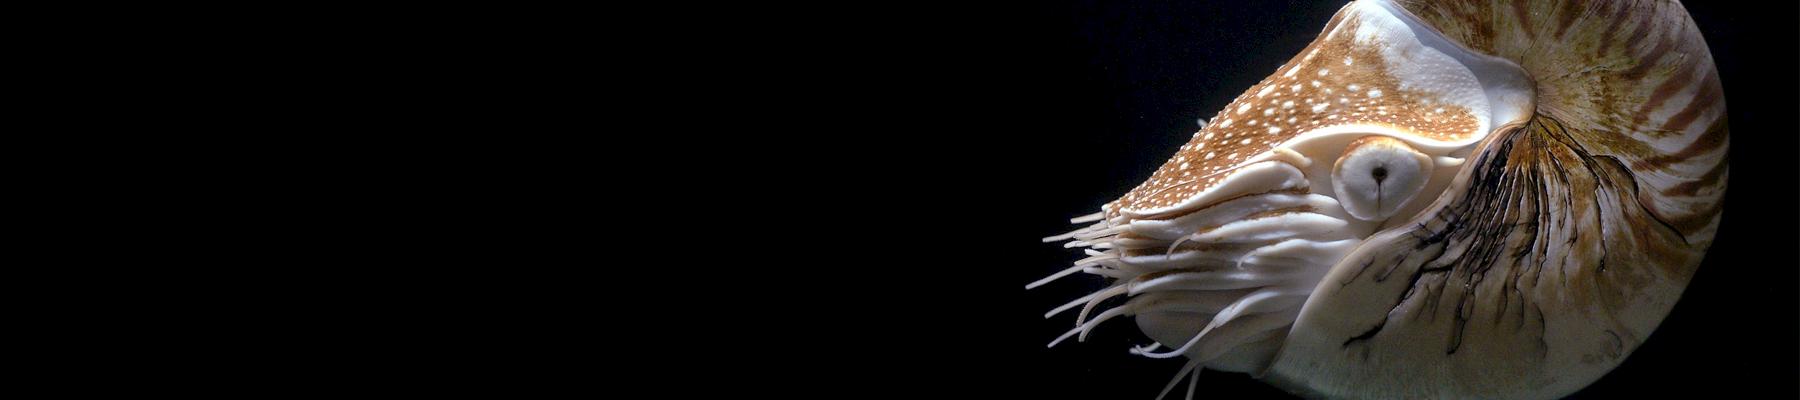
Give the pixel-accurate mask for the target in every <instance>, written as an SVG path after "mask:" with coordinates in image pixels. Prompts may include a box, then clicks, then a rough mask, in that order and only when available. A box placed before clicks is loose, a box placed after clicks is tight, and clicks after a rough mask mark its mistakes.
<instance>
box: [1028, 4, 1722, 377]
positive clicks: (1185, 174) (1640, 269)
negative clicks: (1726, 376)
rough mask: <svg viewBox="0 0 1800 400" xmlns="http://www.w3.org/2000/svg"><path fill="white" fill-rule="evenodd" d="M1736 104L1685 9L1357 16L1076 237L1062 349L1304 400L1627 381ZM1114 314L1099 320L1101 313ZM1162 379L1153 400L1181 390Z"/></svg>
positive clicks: (1710, 209) (1352, 11) (1670, 291)
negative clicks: (1115, 341)
mask: <svg viewBox="0 0 1800 400" xmlns="http://www.w3.org/2000/svg"><path fill="white" fill-rule="evenodd" d="M1726 142H1727V138H1726V128H1725V124H1724V102H1723V98H1722V95H1721V91H1720V88H1719V85H1718V78H1717V75H1716V73H1715V72H1714V70H1713V66H1712V61H1711V57H1710V56H1709V55H1708V52H1707V50H1706V46H1705V43H1704V42H1703V41H1702V40H1701V39H1700V37H1699V34H1698V32H1697V31H1696V30H1695V28H1694V27H1693V24H1692V22H1691V21H1690V20H1689V19H1688V17H1687V15H1686V13H1685V12H1684V11H1683V10H1682V8H1681V7H1680V5H1679V4H1677V3H1673V2H1652V1H1646V2H1558V1H1523V2H1499V1H1495V2H1492V3H1491V4H1490V3H1489V2H1485V1H1398V2H1394V1H1387V0H1365V1H1357V2H1353V3H1350V4H1349V5H1346V6H1345V7H1344V8H1343V9H1342V10H1340V11H1339V12H1338V13H1337V15H1335V16H1334V17H1333V18H1332V19H1331V21H1330V22H1329V23H1328V24H1327V25H1326V26H1325V28H1324V29H1323V30H1322V31H1321V33H1320V34H1319V36H1318V38H1317V39H1315V40H1314V41H1313V42H1312V43H1311V44H1310V45H1308V46H1307V47H1306V48H1305V49H1302V50H1301V52H1300V53H1299V54H1297V55H1296V56H1295V57H1294V58H1293V59H1292V60H1290V61H1289V62H1287V63H1286V64H1284V65H1283V66H1281V67H1280V68H1279V69H1277V70H1276V71H1274V73H1272V74H1271V75H1270V76H1269V77H1268V78H1267V79H1264V80H1263V81H1262V82H1260V83H1258V84H1256V85H1255V86H1252V87H1250V88H1249V89H1247V90H1245V91H1244V92H1243V94H1241V95H1239V96H1238V97H1237V98H1236V99H1235V100H1233V101H1232V102H1231V103H1229V104H1228V105H1227V106H1226V107H1225V108H1224V109H1223V110H1220V111H1219V112H1218V113H1217V114H1216V115H1215V116H1213V117H1212V118H1210V119H1209V120H1207V121H1205V123H1204V124H1203V127H1202V128H1201V129H1200V130H1199V131H1198V132H1194V133H1193V136H1192V138H1191V139H1190V140H1189V141H1188V142H1187V143H1186V144H1185V145H1183V146H1181V147H1180V148H1179V149H1178V150H1177V151H1176V153H1175V155H1174V156H1173V157H1171V158H1170V159H1169V160H1168V161H1167V162H1165V163H1164V164H1163V165H1162V166H1161V168H1159V169H1158V170H1156V171H1155V172H1154V173H1153V174H1152V175H1151V176H1150V178H1149V179H1147V180H1146V181H1144V182H1143V183H1142V184H1140V185H1138V186H1137V187H1136V188H1134V189H1132V190H1131V191H1129V192H1127V193H1125V194H1124V195H1122V196H1121V197H1120V198H1118V199H1117V200H1116V201H1112V202H1109V203H1107V204H1105V205H1103V206H1101V207H1100V210H1099V212H1097V213H1095V214H1092V215H1089V216H1085V217H1081V218H1076V219H1075V221H1076V222H1078V223H1090V225H1089V226H1087V227H1084V228H1082V229H1078V230H1076V231H1074V232H1070V233H1068V234H1065V235H1059V236H1053V237H1050V238H1046V241H1062V240H1068V242H1067V244H1066V246H1067V247H1071V248H1085V250H1084V252H1085V253H1086V254H1087V255H1088V257H1086V258H1083V259H1081V260H1079V261H1077V262H1076V264H1075V265H1074V266H1072V267H1069V268H1067V269H1064V270H1063V271H1061V272H1058V273H1056V274H1053V275H1052V276H1050V277H1048V278H1045V279H1044V280H1041V281H1038V282H1034V283H1032V284H1031V285H1028V286H1027V287H1028V288H1031V287H1036V286H1039V285H1044V284H1048V283H1049V282H1051V281H1054V280H1056V279H1058V278H1061V277H1064V276H1068V275H1071V274H1075V273H1088V274H1095V275H1101V276H1105V277H1108V278H1112V280H1111V282H1112V283H1111V284H1110V285H1109V286H1108V287H1106V288H1104V289H1102V290H1099V291H1097V292H1095V293H1094V294H1092V295H1089V296H1086V297H1083V298H1080V299H1076V300H1075V301H1072V302H1070V303H1068V304H1067V305H1065V306H1063V307H1059V308H1057V309H1055V310H1052V311H1051V312H1050V313H1048V314H1046V317H1049V316H1054V315H1056V314H1059V313H1062V312H1065V311H1071V310H1079V311H1078V312H1077V317H1076V326H1075V327H1074V329H1072V330H1070V331H1069V332H1067V333H1066V334H1065V335H1063V336H1061V337H1059V338H1058V339H1057V340H1056V341H1054V342H1052V343H1051V345H1052V346H1054V345H1056V344H1057V343H1060V342H1062V341H1063V340H1066V339H1070V338H1077V339H1081V338H1085V337H1086V335H1087V334H1088V332H1090V331H1091V330H1092V329H1093V327H1094V326H1096V325H1097V324H1099V323H1102V322H1104V321H1107V320H1110V319H1116V318H1120V317H1132V318H1134V319H1135V320H1136V323H1137V325H1138V327H1139V328H1140V329H1141V330H1142V331H1143V332H1144V333H1145V334H1146V335H1147V336H1149V337H1151V338H1152V339H1154V340H1155V342H1156V343H1152V344H1150V345H1148V346H1142V347H1139V348H1136V349H1133V352H1134V353H1137V354H1142V355H1145V356H1148V357H1154V358H1171V357H1184V358H1186V359H1188V360H1190V362H1189V363H1188V364H1187V365H1186V366H1185V367H1184V368H1183V369H1182V370H1181V372H1180V373H1178V374H1177V380H1179V379H1180V378H1181V377H1182V376H1186V375H1188V374H1190V373H1198V371H1199V370H1201V369H1215V370H1224V371H1233V372H1243V373H1247V374H1250V375H1251V376H1253V377H1256V378H1260V379H1263V380H1266V381H1268V382H1270V383H1272V384H1275V385H1277V386H1280V387H1282V388H1284V389H1287V390H1289V391H1292V392H1294V393H1297V394H1302V395H1308V396H1317V397H1346V398H1417V397H1482V398H1545V397H1555V396H1560V395H1565V394H1568V393H1571V392H1573V391H1575V390H1577V389H1580V388H1581V387H1583V386H1586V385H1587V384H1589V383H1591V382H1593V381H1594V380H1596V379H1599V378H1600V377H1601V376H1602V375H1604V374H1605V373H1606V372H1607V371H1609V370H1611V369H1612V368H1613V367H1614V366H1616V365H1618V363H1619V362H1621V361H1622V360H1623V359H1624V358H1625V356H1626V355H1628V354H1629V353H1630V352H1631V350H1632V349H1634V348H1636V346H1637V345H1638V344H1639V343H1641V342H1642V341H1643V340H1644V338H1645V337H1647V336H1648V335H1649V334H1650V332H1651V331H1652V330H1654V329H1655V327H1656V325H1657V324H1658V323H1660V322H1661V320H1662V318H1663V316H1664V315H1666V314H1667V313H1668V311H1669V308H1670V307H1671V306H1673V304H1674V302H1675V301H1676V300H1677V299H1678V298H1679V297H1680V295H1681V292H1682V290H1683V288H1685V286H1686V283H1687V281H1688V280H1689V279H1690V278H1691V276H1692V274H1693V269H1694V267H1695V266H1696V265H1698V263H1699V261H1700V258H1701V257H1702V255H1703V254H1704V252H1705V250H1706V248H1707V246H1708V245H1709V244H1710V242H1711V238H1712V234H1713V231H1714V230H1715V229H1716V226H1717V217H1718V214H1719V212H1720V210H1719V200H1720V197H1721V195H1722V194H1723V191H1724V177H1725V174H1726V166H1725V162H1724V155H1725V148H1726ZM1117 300H1122V301H1123V303H1122V304H1117V305H1115V306H1111V307H1103V305H1104V304H1116V303H1117ZM1174 384H1175V382H1171V383H1170V385H1169V386H1168V387H1165V388H1164V393H1167V392H1168V391H1169V390H1170V389H1172V388H1173V386H1174Z"/></svg>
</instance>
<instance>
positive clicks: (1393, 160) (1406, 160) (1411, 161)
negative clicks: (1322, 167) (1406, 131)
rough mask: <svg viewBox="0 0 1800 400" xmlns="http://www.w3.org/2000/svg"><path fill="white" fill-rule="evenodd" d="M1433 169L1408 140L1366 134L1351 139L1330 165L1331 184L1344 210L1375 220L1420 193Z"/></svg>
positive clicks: (1391, 213)
mask: <svg viewBox="0 0 1800 400" xmlns="http://www.w3.org/2000/svg"><path fill="white" fill-rule="evenodd" d="M1430 171H1431V159H1430V158H1429V157H1426V156H1425V153H1420V152H1419V151H1418V150H1413V148H1412V146H1408V145H1406V142H1402V141H1399V140H1395V139H1394V138H1390V137H1386V136H1367V137H1363V138H1361V139H1357V140H1356V141H1354V142H1350V148H1349V149H1346V150H1345V151H1344V155H1343V156H1342V157H1338V160H1337V164H1336V165H1334V166H1332V167H1331V186H1332V189H1334V190H1335V191H1336V193H1337V195H1338V196H1337V200H1338V203H1339V204H1342V205H1343V206H1344V212H1348V213H1350V215H1351V216H1355V217H1356V218H1358V219H1362V220H1376V219H1382V218H1387V217H1389V216H1393V215H1394V212H1395V211H1398V210H1399V209H1400V206H1402V205H1405V204H1406V202H1407V201H1409V200H1412V198H1413V196H1414V195H1417V194H1419V190H1421V189H1424V188H1425V181H1426V179H1427V178H1429V177H1430V176H1429V175H1428V174H1429V173H1430Z"/></svg>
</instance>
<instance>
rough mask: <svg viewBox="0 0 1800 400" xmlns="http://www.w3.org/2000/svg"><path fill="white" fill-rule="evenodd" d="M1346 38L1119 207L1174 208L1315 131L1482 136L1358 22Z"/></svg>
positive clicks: (1201, 139)
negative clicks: (1398, 70) (1407, 81)
mask: <svg viewBox="0 0 1800 400" xmlns="http://www.w3.org/2000/svg"><path fill="white" fill-rule="evenodd" d="M1333 22H1334V23H1333V25H1330V26H1327V27H1326V28H1325V30H1326V31H1331V30H1333V29H1341V30H1342V32H1344V33H1343V34H1338V35H1334V36H1333V37H1332V38H1331V39H1329V40H1321V41H1317V42H1314V43H1313V44H1312V45H1310V46H1307V48H1306V49H1304V50H1301V52H1300V55H1299V56H1296V57H1294V59H1293V60H1289V61H1288V63H1287V64H1286V65H1283V66H1282V67H1281V68H1279V69H1277V70H1276V71H1275V74H1274V75H1272V76H1270V77H1269V78H1267V79H1264V80H1263V81H1262V82H1261V83H1258V84H1256V86H1252V87H1250V90H1248V91H1245V92H1244V94H1243V95H1241V96H1238V98H1237V99H1236V100H1233V101H1232V102H1231V104H1229V105H1227V106H1225V109H1224V110H1223V111H1220V112H1219V114H1218V115H1216V116H1214V117H1213V119H1212V120H1211V121H1212V122H1211V123H1210V124H1207V126H1206V127H1204V128H1202V129H1201V130H1200V131H1199V132H1196V133H1194V137H1193V139H1190V140H1189V141H1188V143H1187V144H1186V145H1183V146H1181V150H1180V151H1179V152H1177V153H1175V156H1174V157H1172V158H1170V159H1169V161H1168V162H1165V163H1163V166H1162V167H1161V168H1159V169H1157V170H1156V173H1154V174H1151V176H1150V179H1149V180H1147V181H1145V182H1144V183H1143V184H1140V185H1138V187H1137V188H1135V189H1132V190H1131V192H1129V193H1126V194H1125V196H1124V197H1122V198H1120V199H1119V200H1118V201H1116V202H1115V203H1114V204H1112V205H1109V207H1108V209H1111V210H1132V211H1136V210H1145V209H1153V208H1162V207H1169V206H1173V205H1176V204H1178V203H1180V202H1181V201H1182V200H1185V199H1187V198H1189V197H1192V196H1194V195H1196V194H1199V193H1202V192H1205V191H1206V190H1207V189H1210V188H1212V187H1213V186H1215V185H1217V184H1218V183H1219V181H1220V180H1222V179H1224V178H1225V176H1226V175H1227V174H1228V173H1229V171H1230V170H1231V169H1233V168H1236V167H1239V166H1242V165H1243V164H1245V161H1247V160H1249V159H1250V158H1252V157H1254V156H1256V155H1258V154H1262V153H1264V152H1268V151H1271V150H1274V149H1275V147H1276V146H1279V145H1281V144H1282V143H1285V142H1287V141H1288V140H1289V139H1293V138H1294V137H1295V136H1299V135H1300V134H1301V133H1305V132H1307V131H1311V130H1315V129H1320V128H1325V127H1330V126H1337V125H1353V124H1360V125H1385V126H1392V127H1396V128H1399V129H1401V130H1404V131H1409V132H1412V133H1414V134H1417V135H1419V136H1421V137H1425V138H1429V139H1434V140H1439V141H1457V140H1463V139H1467V138H1470V137H1474V136H1479V135H1481V134H1483V133H1484V132H1477V131H1476V129H1477V123H1476V121H1475V117H1474V115H1473V114H1471V112H1470V110H1468V109H1467V108H1464V107H1458V106H1454V105H1450V104H1443V103H1439V102H1436V101H1431V100H1427V99H1426V97H1427V96H1424V95H1422V94H1420V93H1416V92H1414V91H1410V90H1402V89H1401V88H1400V83H1399V81H1398V79H1396V77H1395V76H1394V75H1393V73H1392V72H1390V71H1389V70H1388V68H1387V65H1388V61H1387V60H1386V59H1385V58H1384V57H1383V56H1382V55H1381V51H1380V49H1379V45H1374V46H1371V45H1369V44H1358V43H1355V36H1356V35H1354V34H1350V32H1355V31H1356V26H1355V24H1356V22H1355V21H1342V22H1341V23H1339V20H1333Z"/></svg>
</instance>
